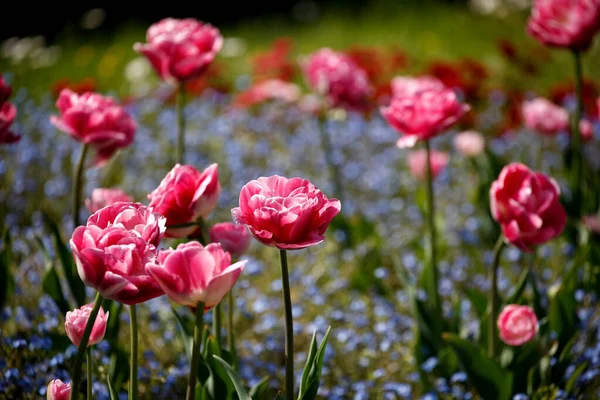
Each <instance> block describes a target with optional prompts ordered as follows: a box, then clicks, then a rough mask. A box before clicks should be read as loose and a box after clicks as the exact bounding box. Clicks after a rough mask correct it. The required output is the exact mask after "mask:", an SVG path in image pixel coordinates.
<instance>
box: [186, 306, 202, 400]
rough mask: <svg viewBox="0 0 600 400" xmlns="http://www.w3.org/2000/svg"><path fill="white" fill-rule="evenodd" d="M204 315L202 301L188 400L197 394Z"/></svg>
mask: <svg viewBox="0 0 600 400" xmlns="http://www.w3.org/2000/svg"><path fill="white" fill-rule="evenodd" d="M203 316H204V303H202V302H201V301H199V302H198V304H197V305H196V325H195V327H194V347H192V361H191V365H190V375H189V378H188V387H187V393H186V396H185V398H186V400H194V398H195V394H196V380H197V374H198V364H199V361H200V342H201V339H202V317H203Z"/></svg>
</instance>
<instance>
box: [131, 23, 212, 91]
mask: <svg viewBox="0 0 600 400" xmlns="http://www.w3.org/2000/svg"><path fill="white" fill-rule="evenodd" d="M146 41H147V43H136V44H135V45H134V50H136V51H138V52H140V53H142V54H143V55H144V56H146V58H147V59H148V61H150V64H152V67H153V68H154V69H155V70H156V73H157V74H158V76H160V78H161V79H163V80H165V81H171V82H184V81H187V80H190V79H192V78H197V77H199V76H201V75H202V74H203V73H204V72H205V71H206V69H207V68H208V66H209V65H210V64H211V63H212V62H213V60H214V59H215V56H216V55H217V53H218V52H219V51H220V50H221V47H222V46H223V37H222V36H221V34H220V33H219V30H218V29H217V28H215V27H213V26H211V25H209V24H203V23H202V22H200V21H197V20H195V19H192V18H186V19H174V18H165V19H163V20H161V21H159V22H157V23H155V24H153V25H152V26H150V28H148V32H146Z"/></svg>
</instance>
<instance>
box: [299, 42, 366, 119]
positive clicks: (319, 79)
mask: <svg viewBox="0 0 600 400" xmlns="http://www.w3.org/2000/svg"><path fill="white" fill-rule="evenodd" d="M303 69H304V76H305V78H306V81H307V82H308V84H309V85H310V86H311V87H312V88H313V89H314V90H315V92H317V93H319V94H321V95H323V96H325V97H326V98H327V101H328V102H329V105H330V106H331V107H334V108H338V107H339V108H344V109H347V110H356V111H362V110H365V109H366V108H367V107H368V100H369V97H370V96H371V94H372V91H373V89H372V87H371V84H370V83H369V78H368V76H367V73H366V72H365V71H364V70H362V69H361V68H360V67H358V65H356V64H355V63H354V61H352V59H351V58H350V57H348V56H347V55H345V54H344V53H340V52H336V51H333V50H331V49H327V48H325V49H321V50H319V51H317V52H315V53H313V54H312V55H310V57H308V59H307V60H305V62H304V64H303Z"/></svg>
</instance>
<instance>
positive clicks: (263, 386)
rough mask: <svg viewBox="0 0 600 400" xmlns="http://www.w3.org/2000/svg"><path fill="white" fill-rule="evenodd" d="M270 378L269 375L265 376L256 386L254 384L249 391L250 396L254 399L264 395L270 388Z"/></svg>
mask: <svg viewBox="0 0 600 400" xmlns="http://www.w3.org/2000/svg"><path fill="white" fill-rule="evenodd" d="M269 380H270V378H269V377H268V376H265V377H264V378H262V379H261V380H260V381H258V382H257V383H256V384H255V385H254V386H252V387H251V388H250V392H249V394H250V397H252V398H253V399H258V398H260V397H261V396H262V395H263V393H265V392H266V390H267V389H268V388H269Z"/></svg>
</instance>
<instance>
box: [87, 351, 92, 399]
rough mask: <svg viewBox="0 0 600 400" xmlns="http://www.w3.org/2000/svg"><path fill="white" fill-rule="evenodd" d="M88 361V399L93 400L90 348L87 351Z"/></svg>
mask: <svg viewBox="0 0 600 400" xmlns="http://www.w3.org/2000/svg"><path fill="white" fill-rule="evenodd" d="M86 353H87V354H86V357H85V358H86V359H87V399H88V400H92V399H93V397H92V349H91V347H88V348H87V350H86Z"/></svg>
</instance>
